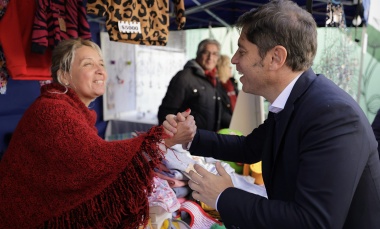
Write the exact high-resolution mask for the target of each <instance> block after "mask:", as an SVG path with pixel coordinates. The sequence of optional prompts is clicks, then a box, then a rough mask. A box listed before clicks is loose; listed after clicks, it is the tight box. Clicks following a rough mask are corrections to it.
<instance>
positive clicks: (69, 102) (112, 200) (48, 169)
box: [0, 83, 165, 229]
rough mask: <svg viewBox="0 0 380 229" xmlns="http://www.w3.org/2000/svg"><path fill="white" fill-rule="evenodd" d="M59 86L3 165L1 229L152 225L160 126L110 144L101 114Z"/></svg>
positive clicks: (47, 88)
mask: <svg viewBox="0 0 380 229" xmlns="http://www.w3.org/2000/svg"><path fill="white" fill-rule="evenodd" d="M64 91H65V88H64V87H62V86H61V85H59V84H55V83H52V84H48V85H44V86H43V87H42V88H41V95H40V97H38V98H37V99H36V101H35V102H34V103H33V104H32V105H31V107H29V108H28V110H27V111H26V112H25V114H24V116H23V117H22V119H21V120H20V122H19V124H18V126H17V128H16V130H15V132H14V134H13V137H12V139H11V142H10V144H9V147H8V150H7V151H6V152H5V154H4V156H3V158H2V161H1V163H0V197H1V198H0V228H12V229H17V228H123V229H124V228H134V229H135V228H138V227H139V225H142V224H146V223H147V222H148V218H149V202H148V195H149V194H150V193H151V192H152V189H153V176H154V172H153V168H154V167H155V166H156V165H157V164H159V163H160V160H161V159H162V157H163V152H162V151H161V150H160V148H159V145H160V144H159V143H160V141H161V140H160V139H162V138H163V137H165V136H164V131H163V128H162V127H161V126H159V127H153V128H151V129H150V130H149V131H148V132H147V133H142V134H140V135H139V136H137V137H135V138H133V139H128V140H120V141H111V142H108V141H105V140H103V139H102V138H100V137H99V136H98V134H97V129H96V128H95V121H96V113H95V111H91V110H89V109H88V108H87V107H86V106H85V105H84V104H83V103H82V102H81V100H80V99H79V97H78V96H77V94H76V93H75V92H74V91H73V90H72V89H68V91H67V93H65V94H63V92H64Z"/></svg>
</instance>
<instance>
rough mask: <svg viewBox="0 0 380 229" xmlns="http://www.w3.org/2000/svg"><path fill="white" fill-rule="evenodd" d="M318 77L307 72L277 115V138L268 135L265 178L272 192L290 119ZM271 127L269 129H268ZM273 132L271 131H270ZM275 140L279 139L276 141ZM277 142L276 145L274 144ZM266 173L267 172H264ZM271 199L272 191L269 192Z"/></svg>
mask: <svg viewBox="0 0 380 229" xmlns="http://www.w3.org/2000/svg"><path fill="white" fill-rule="evenodd" d="M316 77H317V76H316V75H315V73H314V72H313V70H312V69H309V70H307V71H305V72H304V73H303V74H302V75H301V76H300V78H299V79H298V80H297V82H296V83H295V85H294V87H293V89H292V91H291V93H290V95H289V98H288V100H287V101H286V104H285V107H284V109H283V110H282V111H281V112H280V113H278V114H277V115H276V131H275V134H276V136H272V133H273V132H272V133H269V135H268V134H267V137H268V138H270V140H268V141H267V144H266V148H265V151H264V152H265V153H264V155H263V162H262V163H263V164H262V166H263V168H262V169H263V178H264V182H265V186H266V187H268V189H269V190H271V188H270V187H271V184H272V181H273V170H274V166H275V163H276V159H277V157H278V155H279V153H280V152H281V149H282V147H281V145H282V144H283V140H284V135H285V131H286V130H287V127H288V125H289V121H290V118H291V117H292V114H293V111H294V108H295V106H296V103H297V100H298V99H299V98H300V97H301V96H302V95H303V94H304V93H305V92H306V91H307V89H308V88H309V86H310V85H311V84H312V82H313V81H314V80H315V79H316ZM269 128H271V127H268V129H269ZM268 132H271V131H268ZM273 138H277V140H276V141H274V139H273ZM275 142H276V145H275V146H273V144H274V143H275ZM264 171H266V172H264ZM268 197H270V191H269V192H268Z"/></svg>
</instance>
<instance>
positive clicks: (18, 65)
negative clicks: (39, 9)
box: [0, 0, 51, 80]
mask: <svg viewBox="0 0 380 229" xmlns="http://www.w3.org/2000/svg"><path fill="white" fill-rule="evenodd" d="M35 10H36V1H35V0H11V1H9V3H8V7H7V12H6V13H5V14H4V16H3V18H2V19H1V20H0V43H1V45H2V47H3V50H4V55H5V59H6V60H7V70H8V73H9V75H10V77H12V79H15V80H51V72H50V66H51V50H47V51H46V52H45V53H44V54H43V55H41V54H37V53H32V51H31V33H32V26H33V19H34V13H35Z"/></svg>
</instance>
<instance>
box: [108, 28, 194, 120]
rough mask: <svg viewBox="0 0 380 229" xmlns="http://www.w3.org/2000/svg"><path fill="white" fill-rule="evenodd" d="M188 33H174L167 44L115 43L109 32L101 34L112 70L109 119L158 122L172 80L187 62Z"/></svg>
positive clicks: (109, 72)
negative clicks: (186, 41) (186, 36)
mask: <svg viewBox="0 0 380 229" xmlns="http://www.w3.org/2000/svg"><path fill="white" fill-rule="evenodd" d="M184 33H185V32H184V31H174V32H171V33H170V35H169V40H168V44H167V46H145V45H135V44H129V43H124V42H115V41H110V40H109V35H108V33H107V32H102V33H101V34H100V38H101V48H102V52H103V55H104V60H105V66H106V70H107V72H108V79H107V89H106V93H105V94H104V95H103V114H104V120H105V121H107V120H124V121H130V122H137V123H147V124H158V120H157V112H158V107H159V106H160V105H161V101H162V98H163V97H164V96H165V93H166V90H167V88H168V86H169V82H170V80H171V79H172V77H173V76H174V75H175V74H176V73H177V72H178V71H179V70H181V69H183V66H184V64H185V62H186V61H187V60H186V51H185V46H186V45H185V34H184ZM171 41H172V42H171Z"/></svg>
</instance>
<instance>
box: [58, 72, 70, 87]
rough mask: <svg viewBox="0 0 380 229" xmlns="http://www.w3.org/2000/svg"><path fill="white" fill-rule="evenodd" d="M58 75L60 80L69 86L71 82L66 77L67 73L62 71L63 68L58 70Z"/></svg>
mask: <svg viewBox="0 0 380 229" xmlns="http://www.w3.org/2000/svg"><path fill="white" fill-rule="evenodd" d="M57 77H58V79H59V80H58V82H60V83H61V84H63V85H65V86H68V85H69V84H70V83H69V81H68V79H67V77H66V74H65V73H64V72H63V71H62V69H59V70H58V71H57Z"/></svg>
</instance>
